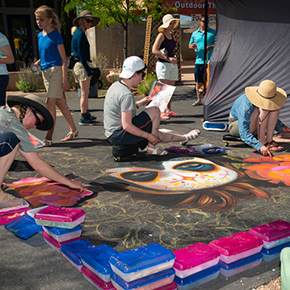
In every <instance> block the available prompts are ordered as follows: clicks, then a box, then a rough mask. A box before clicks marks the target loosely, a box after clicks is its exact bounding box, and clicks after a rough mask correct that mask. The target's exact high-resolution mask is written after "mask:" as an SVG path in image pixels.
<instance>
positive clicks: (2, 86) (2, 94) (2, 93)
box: [0, 75, 9, 106]
mask: <svg viewBox="0 0 290 290" xmlns="http://www.w3.org/2000/svg"><path fill="white" fill-rule="evenodd" d="M8 83H9V76H8V75H0V106H5V104H6V88H7V86H8Z"/></svg>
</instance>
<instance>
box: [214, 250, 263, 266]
mask: <svg viewBox="0 0 290 290" xmlns="http://www.w3.org/2000/svg"><path fill="white" fill-rule="evenodd" d="M262 258H263V255H262V253H261V252H260V253H257V254H254V255H251V256H249V257H246V258H243V259H240V260H237V261H235V262H233V263H229V264H227V263H225V262H223V261H220V262H219V266H220V267H221V268H223V269H226V270H234V269H237V268H240V267H242V266H245V265H248V264H251V263H253V262H256V261H258V260H260V259H262Z"/></svg>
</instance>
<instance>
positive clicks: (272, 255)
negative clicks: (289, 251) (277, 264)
mask: <svg viewBox="0 0 290 290" xmlns="http://www.w3.org/2000/svg"><path fill="white" fill-rule="evenodd" d="M286 247H290V242H288V243H284V244H282V245H279V246H277V247H274V248H271V249H266V248H262V251H261V253H262V255H263V259H264V260H265V261H266V262H270V261H272V260H274V259H278V258H279V257H280V253H281V251H282V250H283V249H284V248H286Z"/></svg>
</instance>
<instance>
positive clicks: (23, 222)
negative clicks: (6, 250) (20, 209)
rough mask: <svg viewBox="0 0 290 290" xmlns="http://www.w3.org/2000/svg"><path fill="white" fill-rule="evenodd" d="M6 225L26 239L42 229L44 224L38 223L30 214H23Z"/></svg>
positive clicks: (9, 229) (8, 228)
mask: <svg viewBox="0 0 290 290" xmlns="http://www.w3.org/2000/svg"><path fill="white" fill-rule="evenodd" d="M4 227H5V228H6V229H7V230H8V231H10V232H12V233H13V234H15V235H16V236H18V237H20V238H22V239H25V240H26V239H28V238H30V237H31V236H33V235H35V234H36V233H38V232H39V231H41V230H42V226H39V225H37V224H36V223H35V221H34V219H33V218H32V217H30V216H28V215H23V216H21V217H19V218H17V219H15V220H14V221H12V222H10V223H9V224H7V225H5V226H4Z"/></svg>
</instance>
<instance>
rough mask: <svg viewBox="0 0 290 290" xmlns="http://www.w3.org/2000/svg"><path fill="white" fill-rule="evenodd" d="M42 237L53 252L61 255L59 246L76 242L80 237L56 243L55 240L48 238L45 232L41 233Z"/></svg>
mask: <svg viewBox="0 0 290 290" xmlns="http://www.w3.org/2000/svg"><path fill="white" fill-rule="evenodd" d="M42 237H43V239H44V241H45V242H46V243H47V244H48V245H50V246H51V247H52V248H53V249H54V250H56V251H57V252H58V253H59V254H61V250H60V248H61V246H62V245H64V244H66V243H70V242H74V241H77V240H80V239H81V237H78V238H74V239H71V240H68V241H64V242H58V241H57V240H56V239H54V238H53V237H52V236H50V235H49V234H48V233H46V232H43V233H42Z"/></svg>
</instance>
